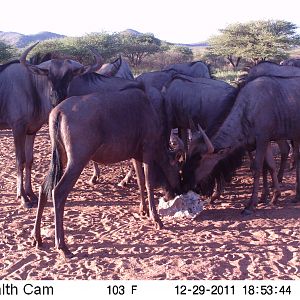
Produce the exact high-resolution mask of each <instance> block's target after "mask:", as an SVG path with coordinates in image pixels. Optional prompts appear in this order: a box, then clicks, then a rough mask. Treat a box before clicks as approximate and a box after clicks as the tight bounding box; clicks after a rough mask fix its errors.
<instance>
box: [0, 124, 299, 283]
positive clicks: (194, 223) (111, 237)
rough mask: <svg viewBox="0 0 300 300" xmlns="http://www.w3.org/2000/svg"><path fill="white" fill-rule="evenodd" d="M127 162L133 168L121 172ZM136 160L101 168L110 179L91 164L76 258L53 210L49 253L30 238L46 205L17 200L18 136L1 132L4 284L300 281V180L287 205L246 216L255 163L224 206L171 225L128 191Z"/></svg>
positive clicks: (79, 203) (286, 193)
mask: <svg viewBox="0 0 300 300" xmlns="http://www.w3.org/2000/svg"><path fill="white" fill-rule="evenodd" d="M49 150H50V145H49V137H48V132H47V128H46V127H44V128H43V129H42V130H41V131H40V133H39V134H38V137H37V139H36V143H35V164H34V168H33V182H34V189H35V190H36V191H37V189H38V185H39V184H40V183H41V181H42V180H43V178H44V176H45V173H46V171H47V169H48V164H49ZM121 165H122V166H123V169H124V170H123V172H122V171H121V167H120V166H121ZM128 165H129V164H128V162H125V163H122V164H116V165H113V166H104V167H101V171H102V176H101V183H100V184H98V185H97V186H95V187H90V186H89V185H87V184H86V182H87V180H88V178H89V177H90V175H91V174H92V171H91V165H89V166H87V167H86V169H85V170H84V172H83V173H82V175H81V177H80V178H79V180H78V182H77V184H76V186H75V188H74V191H73V192H72V193H71V194H70V195H69V198H68V200H67V204H66V209H65V218H64V222H65V230H66V239H67V243H68V245H69V246H70V250H71V251H73V253H74V254H75V257H74V258H72V259H69V260H67V261H66V260H64V259H63V258H62V257H61V256H60V255H59V254H58V253H57V252H56V251H55V248H54V224H53V208H52V204H51V203H49V204H48V206H49V207H47V208H46V209H45V213H44V218H43V223H42V225H43V229H42V235H43V239H44V244H45V246H44V250H43V251H41V250H37V249H35V248H34V247H33V246H32V241H31V238H30V234H31V231H32V229H33V224H34V218H35V211H36V209H35V208H34V209H30V210H28V209H24V208H23V207H21V206H20V204H19V203H17V201H16V199H15V194H16V183H15V178H16V169H15V155H14V150H13V139H12V135H11V132H10V131H2V132H1V133H0V197H1V201H0V227H1V236H0V247H1V251H0V279H300V250H299V249H300V203H298V204H293V203H291V200H292V198H293V196H294V194H295V193H294V187H295V174H294V172H286V174H285V177H284V182H283V184H282V196H281V198H280V201H279V204H278V205H277V206H266V205H262V204H260V205H259V206H258V209H257V210H256V212H255V213H254V214H253V215H251V216H249V217H243V216H241V210H242V208H243V206H244V204H245V202H246V201H247V199H248V198H249V195H250V193H251V183H252V179H251V177H250V173H249V168H248V165H247V162H246V163H245V164H244V167H243V168H241V170H239V172H238V174H237V176H236V178H235V180H234V182H233V183H232V185H231V186H229V187H228V188H227V190H226V192H225V193H224V195H223V197H222V201H220V202H218V204H217V205H215V206H207V207H205V209H204V211H203V212H202V213H201V214H200V215H199V216H198V217H197V218H196V219H195V220H190V219H171V220H170V219H166V220H164V225H165V229H163V230H161V231H156V230H155V229H154V226H153V224H152V223H151V222H150V221H149V220H147V219H145V218H142V217H140V216H139V214H138V204H139V198H138V190H137V186H136V183H135V182H133V181H132V182H131V183H130V184H129V186H128V187H126V188H120V187H118V186H117V183H118V181H119V180H120V179H121V178H122V175H123V174H125V171H126V170H127V168H128Z"/></svg>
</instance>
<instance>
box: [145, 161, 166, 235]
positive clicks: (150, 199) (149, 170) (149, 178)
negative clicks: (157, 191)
mask: <svg viewBox="0 0 300 300" xmlns="http://www.w3.org/2000/svg"><path fill="white" fill-rule="evenodd" d="M144 172H145V180H146V189H147V195H148V202H149V213H150V218H151V219H152V220H153V221H154V224H155V228H156V229H161V228H163V223H162V221H161V219H160V217H159V215H158V213H157V210H156V206H155V203H154V195H153V184H152V178H153V174H152V162H147V163H144Z"/></svg>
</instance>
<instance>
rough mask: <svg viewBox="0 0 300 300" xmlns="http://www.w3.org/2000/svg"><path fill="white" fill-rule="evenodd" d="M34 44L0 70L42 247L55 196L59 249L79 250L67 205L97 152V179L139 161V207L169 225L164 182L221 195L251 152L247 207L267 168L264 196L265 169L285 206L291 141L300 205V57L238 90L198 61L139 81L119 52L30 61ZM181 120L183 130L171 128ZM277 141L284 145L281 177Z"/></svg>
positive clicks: (0, 90)
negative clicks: (35, 177) (108, 57)
mask: <svg viewBox="0 0 300 300" xmlns="http://www.w3.org/2000/svg"><path fill="white" fill-rule="evenodd" d="M34 46H35V45H33V46H31V47H29V48H28V49H27V50H26V51H25V52H24V53H23V55H22V56H21V58H20V60H16V61H12V62H10V63H7V64H4V65H1V66H0V129H12V133H13V138H14V144H15V153H16V161H17V199H18V201H20V202H21V203H23V204H24V206H25V207H28V208H30V207H33V206H35V205H36V204H38V209H37V215H36V221H35V226H34V230H33V239H34V244H36V245H37V246H38V247H42V237H41V228H40V226H41V219H42V214H43V210H44V207H45V204H46V202H47V199H51V198H52V200H53V204H54V211H55V245H56V247H57V249H58V250H59V251H61V252H62V253H63V255H64V256H66V257H71V256H72V253H71V252H70V250H69V249H68V247H67V245H66V243H65V237H64V227H63V214H64V206H65V201H66V199H67V196H68V194H69V193H70V191H71V190H72V188H73V186H74V185H75V183H76V181H77V179H78V178H79V176H80V174H81V172H82V170H83V168H84V167H85V166H86V164H87V163H88V162H89V161H90V160H92V161H93V162H94V163H95V164H94V168H95V171H94V175H93V177H92V178H91V180H90V183H96V182H97V179H98V176H99V172H100V170H99V167H98V165H97V164H110V163H116V162H120V161H124V160H128V159H131V160H132V164H133V167H134V170H135V172H136V177H137V182H138V186H139V192H140V199H141V203H140V213H141V214H143V215H147V216H149V217H150V218H151V219H152V220H153V222H154V224H155V226H156V227H157V228H158V229H160V228H162V227H163V223H162V221H161V219H160V217H159V215H158V213H157V210H156V204H155V203H156V202H155V200H154V189H155V188H157V187H160V188H162V189H163V191H164V195H165V199H166V201H167V200H168V199H172V198H173V197H174V196H175V195H177V194H181V193H186V192H188V191H189V190H194V191H196V192H198V193H200V194H203V195H206V196H212V201H214V199H216V198H217V197H219V195H220V193H221V192H222V190H223V188H224V185H225V184H229V183H230V181H231V179H232V177H233V175H234V172H235V170H236V169H237V168H238V167H239V166H240V165H241V163H242V159H243V157H244V155H245V153H246V152H249V153H250V152H253V151H254V150H255V157H254V159H253V160H252V163H251V170H252V172H253V178H254V182H253V190H252V196H251V198H250V200H249V201H248V203H247V204H246V207H245V209H244V211H243V214H245V215H247V214H251V213H252V212H253V210H254V209H255V207H256V205H257V203H258V188H259V179H260V175H261V174H262V175H263V193H262V200H266V199H267V197H268V194H269V185H268V182H267V172H270V174H271V177H272V181H273V187H274V193H273V196H272V201H273V202H274V203H276V201H277V199H278V197H279V196H280V188H279V184H278V177H279V181H280V180H281V179H282V172H283V169H284V165H285V162H286V159H287V156H288V153H289V148H290V146H289V143H291V145H292V146H293V152H294V159H295V164H296V179H297V180H296V181H297V182H296V197H295V201H300V179H299V177H300V164H299V151H298V145H299V142H300V123H299V120H300V69H299V68H298V67H297V66H295V65H296V63H298V61H297V60H296V61H291V60H289V61H286V62H283V63H282V65H278V64H275V63H271V62H261V63H259V64H258V65H256V66H254V67H252V68H251V69H250V70H249V72H248V74H247V75H246V76H245V77H244V78H242V79H241V81H240V83H239V85H238V87H234V86H231V85H229V84H228V83H225V82H223V81H221V80H216V79H213V78H212V77H211V75H210V71H209V68H208V67H207V65H206V64H204V63H203V62H200V61H199V62H192V63H186V64H175V65H170V66H168V67H166V68H164V69H163V70H161V71H154V72H149V73H144V74H141V75H140V76H138V77H137V78H135V79H134V77H133V75H132V73H131V71H130V69H129V67H128V65H127V64H126V62H124V61H122V59H121V57H120V58H118V59H117V60H116V61H114V62H113V63H111V64H107V65H103V60H102V58H101V56H100V55H99V54H98V53H97V52H96V51H95V50H92V53H93V55H94V57H95V63H94V64H93V65H88V66H83V65H82V64H80V63H78V62H76V61H73V60H69V59H59V58H55V59H54V58H53V59H51V57H48V60H46V61H43V62H40V61H39V62H37V64H34V63H32V61H31V62H30V61H27V60H26V58H27V56H28V54H29V52H30V51H31V50H32V48H33V47H34ZM47 121H48V122H49V133H50V139H51V145H52V151H51V155H52V156H51V163H50V168H49V171H48V174H47V176H46V178H45V180H44V182H43V184H42V185H41V187H40V190H39V196H38V197H37V196H36V195H35V194H34V192H33V189H32V185H31V167H32V162H33V143H34V138H35V135H36V133H37V132H38V130H39V129H40V128H41V127H42V125H43V124H45V123H46V122H47ZM175 128H178V135H179V137H180V138H179V137H177V135H175V134H174V133H173V129H175ZM272 141H275V142H277V143H278V145H279V146H280V149H281V152H282V153H281V154H282V166H281V171H280V174H278V175H279V176H277V171H276V167H275V162H274V158H273V154H272V150H271V146H270V143H271V142H272ZM288 141H289V142H288ZM24 169H25V174H24ZM24 175H25V176H24ZM145 190H146V192H147V197H145V195H144V193H145ZM214 191H215V193H214V194H213V192H214Z"/></svg>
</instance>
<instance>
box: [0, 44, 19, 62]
mask: <svg viewBox="0 0 300 300" xmlns="http://www.w3.org/2000/svg"><path fill="white" fill-rule="evenodd" d="M16 55H17V49H16V48H15V47H13V46H11V45H8V44H6V43H5V42H3V41H1V40H0V62H1V63H5V62H7V61H8V60H10V59H12V58H14V57H15V56H16Z"/></svg>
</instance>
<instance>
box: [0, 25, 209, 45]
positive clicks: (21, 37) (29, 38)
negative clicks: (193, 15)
mask: <svg viewBox="0 0 300 300" xmlns="http://www.w3.org/2000/svg"><path fill="white" fill-rule="evenodd" d="M120 33H121V34H125V35H137V36H138V35H141V34H143V33H141V32H139V31H137V30H134V29H130V28H129V29H125V30H123V31H121V32H120ZM64 37H66V36H65V35H62V34H58V33H53V32H48V31H43V32H39V33H37V34H29V35H25V34H21V33H18V32H4V31H0V40H4V41H5V42H7V43H8V44H10V45H13V46H15V47H17V48H24V47H26V46H27V45H28V44H30V43H32V42H35V41H44V40H48V39H57V38H64ZM167 43H168V44H172V45H177V46H185V47H189V48H198V47H207V43H205V42H202V43H191V44H183V43H169V42H167Z"/></svg>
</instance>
